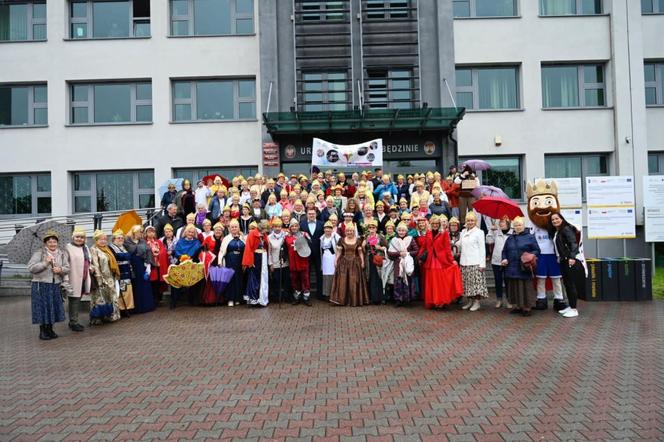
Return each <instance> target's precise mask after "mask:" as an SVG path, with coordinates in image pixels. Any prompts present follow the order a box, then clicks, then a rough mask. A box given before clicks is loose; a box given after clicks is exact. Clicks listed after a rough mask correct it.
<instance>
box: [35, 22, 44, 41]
mask: <svg viewBox="0 0 664 442" xmlns="http://www.w3.org/2000/svg"><path fill="white" fill-rule="evenodd" d="M32 39H33V40H46V25H33V26H32Z"/></svg>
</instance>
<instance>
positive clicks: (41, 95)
mask: <svg viewBox="0 0 664 442" xmlns="http://www.w3.org/2000/svg"><path fill="white" fill-rule="evenodd" d="M47 100H48V96H47V93H46V86H35V99H34V102H35V103H46V102H47Z"/></svg>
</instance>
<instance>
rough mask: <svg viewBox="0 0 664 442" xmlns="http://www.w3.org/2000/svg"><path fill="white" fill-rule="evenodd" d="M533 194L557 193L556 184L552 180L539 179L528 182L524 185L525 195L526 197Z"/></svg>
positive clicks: (530, 196)
mask: <svg viewBox="0 0 664 442" xmlns="http://www.w3.org/2000/svg"><path fill="white" fill-rule="evenodd" d="M535 195H556V196H557V195H558V184H556V182H555V181H554V180H550V181H545V180H543V179H541V178H540V179H539V180H537V181H535V182H533V183H528V185H527V186H526V196H527V197H528V199H530V198H532V197H534V196H535Z"/></svg>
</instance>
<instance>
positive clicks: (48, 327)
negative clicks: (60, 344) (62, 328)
mask: <svg viewBox="0 0 664 442" xmlns="http://www.w3.org/2000/svg"><path fill="white" fill-rule="evenodd" d="M45 327H46V334H47V335H48V336H49V337H50V338H51V339H56V338H57V337H58V335H57V334H56V333H55V332H54V331H53V324H46V326H45Z"/></svg>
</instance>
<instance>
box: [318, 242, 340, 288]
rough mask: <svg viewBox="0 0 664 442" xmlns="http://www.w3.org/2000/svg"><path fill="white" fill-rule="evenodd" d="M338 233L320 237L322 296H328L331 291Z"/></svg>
mask: <svg viewBox="0 0 664 442" xmlns="http://www.w3.org/2000/svg"><path fill="white" fill-rule="evenodd" d="M338 243H339V235H338V234H336V233H332V235H330V236H329V237H328V236H327V235H323V236H321V237H320V257H321V267H322V272H323V296H328V297H329V296H330V292H331V291H332V280H333V279H334V272H335V267H334V262H335V260H336V253H337V244H338Z"/></svg>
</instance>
